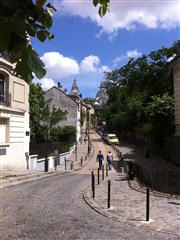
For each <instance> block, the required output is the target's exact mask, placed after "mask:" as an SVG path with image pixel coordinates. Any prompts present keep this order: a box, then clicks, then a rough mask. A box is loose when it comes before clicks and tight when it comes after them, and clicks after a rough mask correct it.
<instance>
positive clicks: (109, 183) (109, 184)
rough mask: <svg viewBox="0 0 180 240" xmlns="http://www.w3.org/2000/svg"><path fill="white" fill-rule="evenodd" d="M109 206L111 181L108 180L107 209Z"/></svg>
mask: <svg viewBox="0 0 180 240" xmlns="http://www.w3.org/2000/svg"><path fill="white" fill-rule="evenodd" d="M110 205H111V181H110V180H108V208H110Z"/></svg>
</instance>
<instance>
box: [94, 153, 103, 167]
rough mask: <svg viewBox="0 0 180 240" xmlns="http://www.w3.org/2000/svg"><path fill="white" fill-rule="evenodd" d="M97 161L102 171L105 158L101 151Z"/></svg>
mask: <svg viewBox="0 0 180 240" xmlns="http://www.w3.org/2000/svg"><path fill="white" fill-rule="evenodd" d="M96 160H97V161H99V169H101V168H102V164H103V161H104V156H103V154H102V153H101V151H99V153H98V155H97V158H96Z"/></svg>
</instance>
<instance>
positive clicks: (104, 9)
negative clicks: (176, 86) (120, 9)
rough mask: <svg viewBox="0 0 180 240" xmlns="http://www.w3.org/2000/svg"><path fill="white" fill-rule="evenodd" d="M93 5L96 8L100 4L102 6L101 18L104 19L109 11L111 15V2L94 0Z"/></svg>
mask: <svg viewBox="0 0 180 240" xmlns="http://www.w3.org/2000/svg"><path fill="white" fill-rule="evenodd" d="M93 4H94V6H95V7H96V6H97V5H98V4H100V7H99V11H98V13H99V15H100V17H103V16H104V15H105V14H106V12H107V11H108V12H109V13H110V9H109V4H110V0H93Z"/></svg>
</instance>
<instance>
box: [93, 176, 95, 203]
mask: <svg viewBox="0 0 180 240" xmlns="http://www.w3.org/2000/svg"><path fill="white" fill-rule="evenodd" d="M93 198H95V175H94V174H93Z"/></svg>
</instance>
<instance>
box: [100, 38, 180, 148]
mask: <svg viewBox="0 0 180 240" xmlns="http://www.w3.org/2000/svg"><path fill="white" fill-rule="evenodd" d="M179 49H180V41H177V42H174V44H173V46H172V47H171V48H169V49H168V48H162V49H160V50H158V51H154V52H151V53H150V54H148V55H147V56H146V55H144V56H142V57H140V58H138V59H136V60H135V59H130V60H129V62H128V63H127V65H125V66H123V67H122V68H120V69H117V70H115V71H113V72H109V73H106V74H105V76H106V82H105V83H104V88H105V90H106V92H107V94H108V96H109V100H108V104H107V106H106V107H105V109H104V110H103V113H102V114H103V117H104V118H105V120H106V122H107V127H108V128H109V129H110V130H115V131H116V132H117V133H119V132H122V131H130V132H136V133H140V134H144V135H149V136H150V137H151V138H152V139H154V141H155V142H156V143H158V144H159V145H162V143H163V140H164V139H165V138H166V137H167V136H170V135H172V134H173V131H174V127H173V124H174V111H173V76H172V72H171V69H170V66H169V58H170V57H172V56H173V55H174V54H176V53H177V52H178V51H179Z"/></svg>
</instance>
